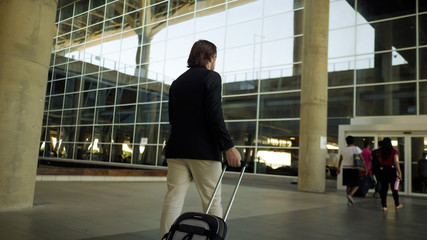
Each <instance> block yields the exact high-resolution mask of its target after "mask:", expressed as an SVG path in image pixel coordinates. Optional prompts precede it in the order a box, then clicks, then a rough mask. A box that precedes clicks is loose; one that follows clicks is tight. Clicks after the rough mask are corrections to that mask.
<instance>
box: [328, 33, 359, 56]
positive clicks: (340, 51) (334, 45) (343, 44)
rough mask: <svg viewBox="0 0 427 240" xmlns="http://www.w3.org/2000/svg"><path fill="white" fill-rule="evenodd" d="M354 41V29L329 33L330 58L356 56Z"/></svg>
mask: <svg viewBox="0 0 427 240" xmlns="http://www.w3.org/2000/svg"><path fill="white" fill-rule="evenodd" d="M354 41H355V28H354V27H351V28H344V29H337V30H331V31H329V41H328V58H337V57H344V56H352V55H354V53H355V48H354V47H355V45H354Z"/></svg>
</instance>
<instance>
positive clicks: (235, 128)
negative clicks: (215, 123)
mask: <svg viewBox="0 0 427 240" xmlns="http://www.w3.org/2000/svg"><path fill="white" fill-rule="evenodd" d="M226 126H227V130H228V133H229V134H230V137H231V139H232V140H233V143H234V145H241V146H255V129H256V123H255V122H227V123H226Z"/></svg>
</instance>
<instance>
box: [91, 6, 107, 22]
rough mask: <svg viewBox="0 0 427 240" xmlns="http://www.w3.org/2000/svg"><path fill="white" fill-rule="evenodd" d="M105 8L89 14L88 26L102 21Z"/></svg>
mask: <svg viewBox="0 0 427 240" xmlns="http://www.w3.org/2000/svg"><path fill="white" fill-rule="evenodd" d="M104 11H105V8H104V7H101V8H97V9H94V10H92V11H90V12H89V25H92V24H95V23H100V22H102V20H104Z"/></svg>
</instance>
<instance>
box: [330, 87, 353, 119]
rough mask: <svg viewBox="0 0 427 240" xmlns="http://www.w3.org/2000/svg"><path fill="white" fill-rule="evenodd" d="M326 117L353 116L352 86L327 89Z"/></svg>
mask: <svg viewBox="0 0 427 240" xmlns="http://www.w3.org/2000/svg"><path fill="white" fill-rule="evenodd" d="M328 117H348V118H351V117H353V88H352V87H351V88H337V89H329V90H328Z"/></svg>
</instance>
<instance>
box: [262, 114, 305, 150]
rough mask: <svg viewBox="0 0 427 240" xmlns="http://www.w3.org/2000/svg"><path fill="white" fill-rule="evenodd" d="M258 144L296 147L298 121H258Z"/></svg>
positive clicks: (297, 143)
mask: <svg viewBox="0 0 427 240" xmlns="http://www.w3.org/2000/svg"><path fill="white" fill-rule="evenodd" d="M258 145H259V146H271V147H298V146H299V121H298V120H292V121H260V122H259V131H258Z"/></svg>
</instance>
